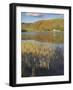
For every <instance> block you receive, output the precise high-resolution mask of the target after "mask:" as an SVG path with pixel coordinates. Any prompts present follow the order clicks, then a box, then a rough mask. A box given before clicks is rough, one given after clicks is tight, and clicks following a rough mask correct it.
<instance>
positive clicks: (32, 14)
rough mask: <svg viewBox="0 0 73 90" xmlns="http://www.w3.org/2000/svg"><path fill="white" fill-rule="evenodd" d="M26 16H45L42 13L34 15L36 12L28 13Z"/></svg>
mask: <svg viewBox="0 0 73 90" xmlns="http://www.w3.org/2000/svg"><path fill="white" fill-rule="evenodd" d="M26 15H28V16H37V17H39V16H43V14H41V13H34V12H27V13H26Z"/></svg>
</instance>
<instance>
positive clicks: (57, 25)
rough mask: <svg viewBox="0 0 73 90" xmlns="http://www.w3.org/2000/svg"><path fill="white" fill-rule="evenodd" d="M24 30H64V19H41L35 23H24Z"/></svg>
mask: <svg viewBox="0 0 73 90" xmlns="http://www.w3.org/2000/svg"><path fill="white" fill-rule="evenodd" d="M21 28H22V31H51V30H53V29H56V30H61V31H63V30H64V19H52V20H40V21H37V22H35V23H27V24H26V23H22V25H21Z"/></svg>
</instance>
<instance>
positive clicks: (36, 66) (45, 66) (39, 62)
mask: <svg viewBox="0 0 73 90" xmlns="http://www.w3.org/2000/svg"><path fill="white" fill-rule="evenodd" d="M21 47H22V48H21V51H22V65H21V66H22V69H21V70H22V74H21V75H22V77H29V76H53V75H64V45H63V43H62V44H61V43H60V44H59V43H56V44H55V43H49V42H41V41H36V40H22V44H21Z"/></svg>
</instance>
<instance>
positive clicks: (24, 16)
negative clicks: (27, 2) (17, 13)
mask: <svg viewBox="0 0 73 90" xmlns="http://www.w3.org/2000/svg"><path fill="white" fill-rule="evenodd" d="M58 18H62V19H63V18H64V15H63V14H53V13H34V12H21V22H22V23H34V22H36V21H39V20H49V19H58Z"/></svg>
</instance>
